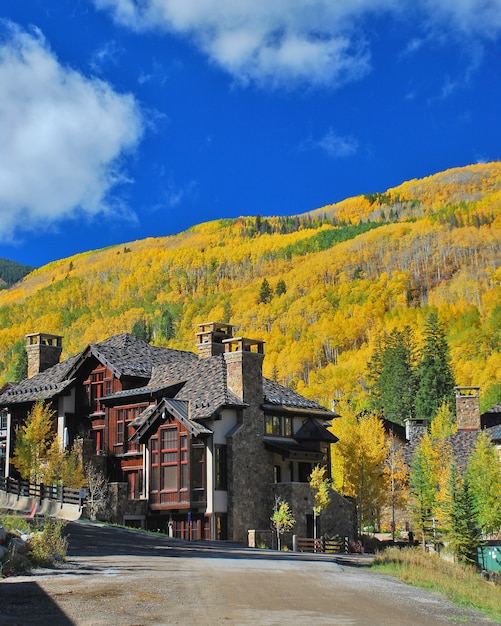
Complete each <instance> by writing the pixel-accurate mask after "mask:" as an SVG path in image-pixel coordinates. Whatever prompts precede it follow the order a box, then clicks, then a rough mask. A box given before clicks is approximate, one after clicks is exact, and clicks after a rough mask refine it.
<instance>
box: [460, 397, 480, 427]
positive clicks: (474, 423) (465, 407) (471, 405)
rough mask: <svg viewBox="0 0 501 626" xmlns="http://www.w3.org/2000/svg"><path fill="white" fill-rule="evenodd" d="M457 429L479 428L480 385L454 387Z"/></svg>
mask: <svg viewBox="0 0 501 626" xmlns="http://www.w3.org/2000/svg"><path fill="white" fill-rule="evenodd" d="M454 391H455V393H456V418H457V425H458V430H480V427H481V419H480V397H479V391H480V387H455V388H454Z"/></svg>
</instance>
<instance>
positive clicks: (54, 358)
mask: <svg viewBox="0 0 501 626" xmlns="http://www.w3.org/2000/svg"><path fill="white" fill-rule="evenodd" d="M62 341H63V338H62V337H60V336H59V335H49V334H47V333H34V334H31V335H26V353H27V355H28V378H32V377H33V376H35V375H36V374H40V372H45V370H48V369H49V368H50V367H52V366H53V365H57V363H59V359H60V357H61V352H62V350H63V343H62Z"/></svg>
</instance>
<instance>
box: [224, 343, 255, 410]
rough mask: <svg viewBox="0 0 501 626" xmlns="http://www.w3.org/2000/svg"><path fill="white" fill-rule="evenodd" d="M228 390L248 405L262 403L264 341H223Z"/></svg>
mask: <svg viewBox="0 0 501 626" xmlns="http://www.w3.org/2000/svg"><path fill="white" fill-rule="evenodd" d="M223 343H224V346H225V352H224V360H225V361H226V375H227V377H228V388H229V389H231V391H233V393H234V394H235V395H236V396H237V397H238V398H240V399H241V400H243V401H244V402H247V403H248V404H256V405H259V406H260V405H261V403H262V402H263V359H264V341H259V340H257V339H246V338H245V337H235V338H231V339H225V340H224V342H223Z"/></svg>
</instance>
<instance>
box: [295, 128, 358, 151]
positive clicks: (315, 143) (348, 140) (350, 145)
mask: <svg viewBox="0 0 501 626" xmlns="http://www.w3.org/2000/svg"><path fill="white" fill-rule="evenodd" d="M358 148H359V143H358V141H357V140H356V139H355V138H354V137H350V136H341V135H338V134H337V133H335V132H334V131H333V130H332V129H329V131H328V132H327V133H326V134H325V135H324V136H323V137H322V138H321V139H318V140H313V139H308V141H305V142H304V143H303V144H302V146H301V149H302V150H313V149H320V150H323V151H324V152H326V153H327V154H328V155H329V156H330V157H333V158H344V157H349V156H353V155H354V154H356V153H357V152H358Z"/></svg>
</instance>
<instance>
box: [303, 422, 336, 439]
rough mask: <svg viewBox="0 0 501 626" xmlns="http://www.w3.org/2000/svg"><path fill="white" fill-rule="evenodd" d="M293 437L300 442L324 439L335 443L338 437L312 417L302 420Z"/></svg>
mask: <svg viewBox="0 0 501 626" xmlns="http://www.w3.org/2000/svg"><path fill="white" fill-rule="evenodd" d="M294 439H296V441H300V442H302V443H305V442H308V441H325V442H327V443H336V442H338V441H339V439H338V438H337V437H336V435H333V434H332V433H331V432H330V431H329V430H327V428H325V426H322V424H319V423H318V422H317V421H316V420H314V419H306V420H304V422H303V424H302V426H301V428H300V429H299V430H298V431H297V433H295V435H294Z"/></svg>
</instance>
